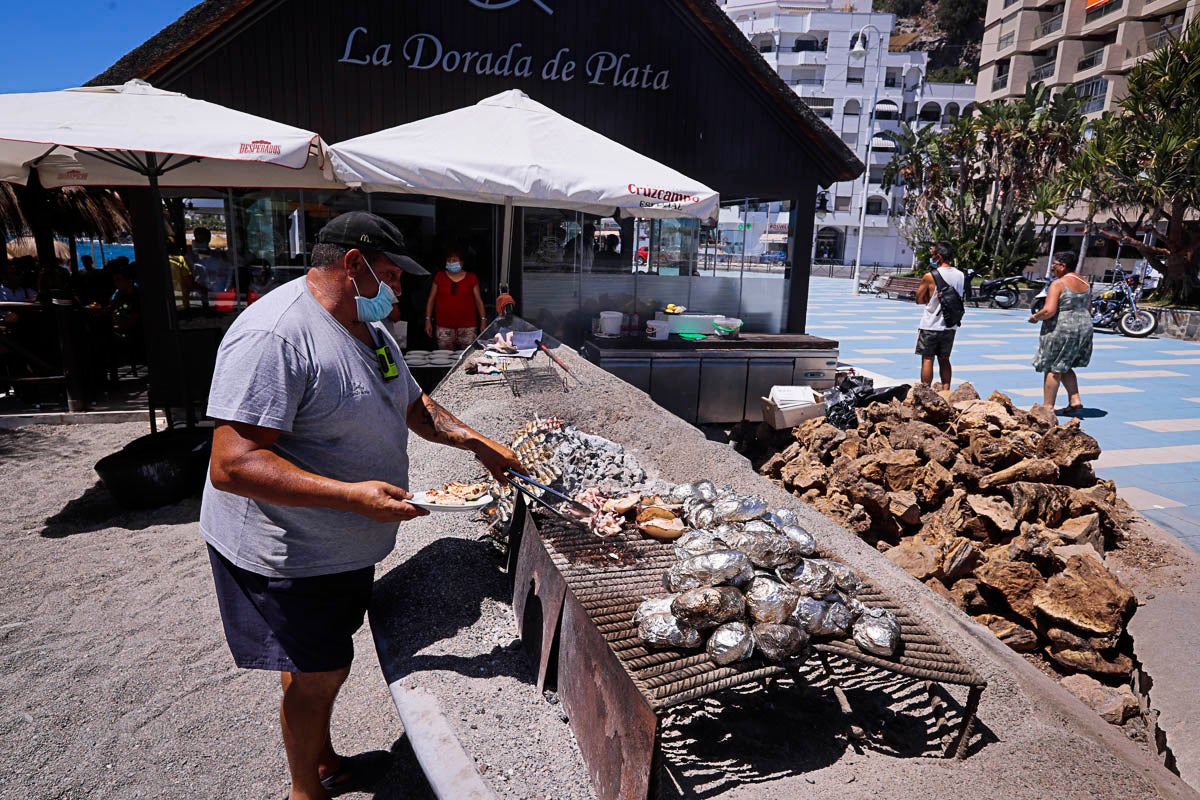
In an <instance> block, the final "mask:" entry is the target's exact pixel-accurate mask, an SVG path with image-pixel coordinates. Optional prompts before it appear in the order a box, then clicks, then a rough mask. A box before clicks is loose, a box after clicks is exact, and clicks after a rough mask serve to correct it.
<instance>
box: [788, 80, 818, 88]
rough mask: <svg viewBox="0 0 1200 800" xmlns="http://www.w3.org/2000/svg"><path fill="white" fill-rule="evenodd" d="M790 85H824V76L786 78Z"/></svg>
mask: <svg viewBox="0 0 1200 800" xmlns="http://www.w3.org/2000/svg"><path fill="white" fill-rule="evenodd" d="M788 84H789V85H791V86H824V85H825V79H824V78H788Z"/></svg>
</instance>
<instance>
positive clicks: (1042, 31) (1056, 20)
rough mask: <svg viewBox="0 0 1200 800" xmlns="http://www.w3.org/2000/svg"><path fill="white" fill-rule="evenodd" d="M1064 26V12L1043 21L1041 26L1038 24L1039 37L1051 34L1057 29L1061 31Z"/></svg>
mask: <svg viewBox="0 0 1200 800" xmlns="http://www.w3.org/2000/svg"><path fill="white" fill-rule="evenodd" d="M1062 26H1063V15H1062V14H1059V15H1057V16H1054V17H1051V18H1050V19H1048V20H1046V21H1045V22H1043V23H1042V24H1041V25H1040V26H1038V38H1041V37H1043V36H1049V35H1050V34H1052V33H1054V32H1056V31H1061V30H1062Z"/></svg>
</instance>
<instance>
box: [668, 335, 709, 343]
mask: <svg viewBox="0 0 1200 800" xmlns="http://www.w3.org/2000/svg"><path fill="white" fill-rule="evenodd" d="M676 336H678V337H679V338H680V339H687V340H688V341H689V342H698V341H700V340H702V339H707V338H708V336H706V335H705V334H703V333H679V334H676Z"/></svg>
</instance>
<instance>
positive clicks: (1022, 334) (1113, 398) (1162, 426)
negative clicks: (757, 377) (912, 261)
mask: <svg viewBox="0 0 1200 800" xmlns="http://www.w3.org/2000/svg"><path fill="white" fill-rule="evenodd" d="M1028 314H1029V312H1028V310H1021V309H1013V310H1011V311H1003V310H1001V309H989V308H979V309H975V308H968V309H967V314H966V318H965V319H964V321H963V327H962V329H961V330H960V331H959V333H958V337H957V341H956V342H955V345H954V355H953V356H952V358H951V363H952V364H953V365H954V382H955V383H958V382H959V381H963V380H969V381H970V382H971V383H973V384H974V385H975V387H976V388H977V389H978V390H979V393H980V394H981V395H983V396H987V395H988V394H990V393H991V391H992V390H993V389H999V390H1000V391H1002V392H1004V393H1006V394H1008V395H1010V396H1011V397H1012V398H1013V399H1014V400H1015V401H1016V402H1018V404H1022V405H1025V406H1028V405H1032V404H1033V403H1037V402H1041V396H1042V389H1041V386H1042V376H1041V375H1040V374H1039V373H1036V372H1034V371H1033V368H1032V367H1031V366H1030V361H1031V359H1032V358H1033V353H1034V351H1035V350H1036V349H1037V340H1038V327H1037V326H1035V325H1030V324H1029V323H1027V322H1026V321H1025V320H1026V318H1027V317H1028ZM920 318H921V314H920V311H919V308H918V306H917V305H916V304H915V303H913V302H911V301H901V300H884V299H880V298H878V297H874V296H870V295H861V296H857V297H856V296H854V295H852V294H850V282H849V281H846V280H836V279H830V278H813V280H812V289H811V294H810V299H809V305H808V332H809V333H811V334H813V335H815V336H828V337H829V338H831V339H837V340H838V341H840V342H841V360H842V361H843V362H844V363H846V364H850V365H857V366H861V367H862V368H863V369H864V370H867V371H870V372H872V373H875V374H878V375H883V376H887V377H889V378H893V379H896V380H899V381H903V382H911V381H914V380H916V379H917V376H918V374H919V369H920V361H919V359H918V358H917V356H915V355H914V354H913V346H914V345H915V344H916V336H917V334H916V328H917V322H918V321H919V320H920ZM935 375H936V372H935ZM935 379H936V377H935ZM1079 384H1080V393H1081V395H1082V398H1083V404H1084V407H1085V408H1086V409H1087V411H1085V414H1086V417H1085V419H1084V420H1083V427H1084V429H1085V430H1086V431H1087V432H1088V433H1090V434H1091V435H1092V436H1095V437H1096V439H1097V440H1098V441H1099V442H1100V446H1101V447H1102V448H1103V450H1104V453H1103V455H1102V456H1101V458H1100V460H1099V461H1098V462H1097V463H1096V465H1095V466H1096V471H1097V473H1099V474H1100V476H1101V477H1104V478H1111V479H1112V480H1114V481H1116V483H1117V487H1118V490H1119V491H1120V493H1121V496H1122V497H1124V498H1125V500H1126V501H1127V502H1129V503H1130V505H1132V506H1133V507H1134V508H1136V509H1139V510H1140V511H1141V512H1142V513H1143V514H1144V515H1146V516H1147V517H1149V518H1150V519H1152V520H1153V521H1154V522H1155V523H1157V524H1158V525H1159V526H1161V527H1163V528H1165V529H1166V530H1168V531H1171V532H1172V533H1174V534H1175V535H1176V536H1178V537H1179V538H1180V539H1182V540H1183V541H1185V542H1186V543H1187V544H1189V545H1190V546H1191V547H1193V548H1195V549H1196V550H1200V343H1192V342H1184V341H1179V340H1177V339H1166V338H1159V337H1156V336H1152V337H1150V338H1148V339H1131V338H1129V337H1126V336H1122V335H1121V334H1119V333H1109V332H1106V331H1099V330H1098V331H1097V332H1096V336H1095V347H1094V352H1093V354H1092V363H1091V366H1089V367H1088V368H1086V369H1083V370H1080V371H1079ZM1066 403H1067V400H1066V395H1065V393H1060V395H1059V401H1058V405H1059V406H1064V405H1066Z"/></svg>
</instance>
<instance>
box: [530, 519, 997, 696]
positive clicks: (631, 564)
mask: <svg viewBox="0 0 1200 800" xmlns="http://www.w3.org/2000/svg"><path fill="white" fill-rule="evenodd" d="M538 528H539V531H540V533H541V536H542V541H543V542H544V544H545V547H546V551H547V553H548V554H549V555H550V558H551V560H552V561H553V562H554V564H555V566H556V567H557V568H558V570H559V571H560V573H561V574H562V576H563V579H564V580H565V581H566V584H567V588H568V589H569V590H570V592H571V593H572V594H573V595H574V596H575V597H576V599H578V601H579V602H580V604H581V605H582V606H583V608H584V609H585V610H586V611H587V614H588V617H589V619H590V620H591V621H592V622H593V623H594V624H595V625H596V627H597V629H598V630H599V631H600V634H601V635H602V636H603V637H604V639H605V641H606V642H607V643H608V645H609V647H610V648H611V649H612V651H613V653H614V654H615V655H616V656H617V659H618V661H619V662H620V664H621V666H622V668H623V669H624V670H625V671H626V672H627V673H628V675H629V677H630V679H631V680H632V681H633V682H634V684H635V685H636V686H637V688H638V690H639V691H640V692H641V694H642V695H643V696H644V697H645V699H646V701H647V702H648V703H649V704H650V707H651V708H653V709H654V710H655V711H656V712H657V711H659V710H662V709H666V708H670V707H671V706H675V705H678V704H680V703H687V702H690V701H693V700H696V699H698V698H701V697H704V696H706V695H709V694H712V693H715V692H719V691H722V690H724V689H729V688H732V687H735V686H741V685H744V684H749V683H753V682H755V681H758V680H759V679H761V678H765V677H769V676H774V675H784V674H792V675H797V674H799V673H803V672H805V671H808V670H812V669H814V668H816V666H817V664H816V663H815V661H816V659H813V658H810V659H808V660H807V661H799V660H794V661H792V662H789V663H786V664H770V663H766V662H763V661H762V660H761V659H758V658H751V659H749V660H747V661H744V662H740V663H737V664H732V665H730V666H724V667H723V666H720V665H718V664H716V663H714V662H713V661H712V660H710V659H709V657H708V655H707V654H706V653H704V652H696V651H686V650H651V649H649V648H647V647H645V646H644V645H643V644H642V642H641V640H640V639H639V638H638V636H637V630H636V628H635V627H634V625H633V623H632V621H631V620H632V617H633V612H634V610H635V609H636V608H637V606H638V604H639V603H641V601H642V600H643V599H644V598H646V597H655V596H662V595H664V594H666V593H667V590H666V588H665V587H664V585H663V580H662V576H663V572H665V571H666V570H667V569H668V568H669V567H670V566H671V565H673V564H674V563H676V562H677V561H678V559H677V557H676V556H675V553H674V550H673V548H672V546H671V544H669V543H667V542H661V541H657V540H653V539H646V538H643V537H642V536H640V535H639V534H636V533H627V532H622V533H621V534H619V535H618V536H614V537H610V538H606V539H601V538H599V537H597V536H595V535H593V534H591V533H590V532H587V531H584V530H581V529H580V528H578V527H576V526H571V525H568V524H566V523H563V522H562V521H559V520H556V519H553V518H549V517H539V518H538ZM859 597H860V598H861V599H862V601H863V602H864V603H866V604H867V605H871V606H880V607H882V608H886V609H888V610H889V611H891V612H893V613H894V614H895V615H896V618H897V620H898V621H899V622H900V629H901V646H900V650H899V652H898V654H897V655H896V656H895V657H894V658H880V657H878V656H873V655H870V654H868V653H864V652H862V651H861V650H859V649H858V647H857V646H856V645H855V644H854V642H853V641H850V640H821V641H818V642H816V643H815V644H814V646H813V650H815V651H817V654H818V656H824V655H829V656H839V657H841V658H843V659H846V660H847V661H850V662H853V663H858V664H861V665H865V666H871V667H878V668H881V669H884V670H888V671H890V672H894V673H898V674H901V675H905V676H908V677H913V678H920V679H924V680H930V681H936V682H940V683H950V684H957V685H961V686H968V687H971V688H972V689H976V690H981V689H982V688H983V687H984V686H986V681H984V680H983V679H982V678H981V677H980V676H979V675H978V674H977V673H976V672H975V670H974V669H972V668H971V667H970V665H968V664H967V663H966V662H964V661H963V660H962V659H961V658H960V657H959V656H958V655H956V654H955V653H954V652H953V651H952V650H950V648H949V647H947V646H946V645H945V644H944V643H942V641H941V640H940V639H939V638H937V637H936V636H934V635H933V634H931V633H930V632H929V630H928V629H926V628H925V626H924V625H922V624H921V622H920V621H919V620H917V619H916V618H915V617H914V616H913V615H911V614H909V613H908V611H907V610H906V609H905V608H904V607H902V606H901V605H900V604H899V603H897V602H896V601H894V600H893V599H892V598H891V597H889V596H888V595H887V594H886V593H884V592H883V591H882V590H881V589H879V588H878V587H877V586H875V585H874V584H873V583H871V582H870V581H869V580H866V579H864V581H863V590H862V591H861V592H860V594H859ZM972 713H973V712H972Z"/></svg>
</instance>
